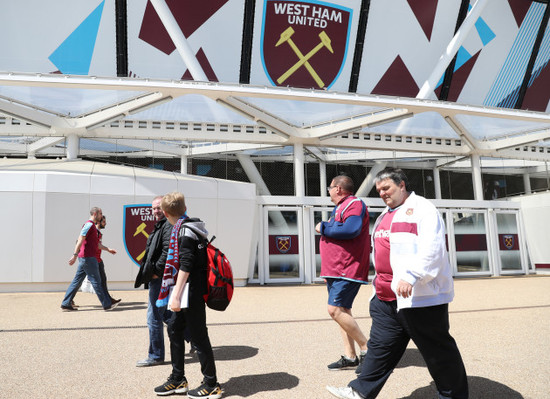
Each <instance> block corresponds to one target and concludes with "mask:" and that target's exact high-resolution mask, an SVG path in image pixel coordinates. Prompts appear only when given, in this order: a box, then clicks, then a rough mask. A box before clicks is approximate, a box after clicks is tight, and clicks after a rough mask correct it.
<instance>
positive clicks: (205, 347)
mask: <svg viewBox="0 0 550 399" xmlns="http://www.w3.org/2000/svg"><path fill="white" fill-rule="evenodd" d="M186 327H187V328H188V332H189V337H187V338H190V339H191V345H193V347H194V348H195V350H196V351H197V356H198V357H199V362H200V365H201V372H202V375H203V376H204V382H206V383H208V384H209V385H214V384H215V383H216V382H217V377H216V365H215V363H214V352H213V351H212V345H211V344H210V338H209V337H208V329H207V327H206V309H205V304H204V300H202V297H201V298H199V299H196V300H193V299H192V298H190V304H189V308H187V309H183V310H181V311H179V312H172V316H171V317H170V319H168V321H167V331H168V337H169V338H170V356H171V360H172V376H173V378H175V379H178V380H180V379H181V378H183V377H185V365H184V363H185V338H186V337H185V331H186Z"/></svg>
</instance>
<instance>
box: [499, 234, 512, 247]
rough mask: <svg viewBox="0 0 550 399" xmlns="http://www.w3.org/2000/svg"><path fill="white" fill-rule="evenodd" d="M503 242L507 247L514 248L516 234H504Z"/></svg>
mask: <svg viewBox="0 0 550 399" xmlns="http://www.w3.org/2000/svg"><path fill="white" fill-rule="evenodd" d="M502 242H503V244H504V247H505V248H506V249H512V248H514V236H513V235H512V234H504V235H503V236H502Z"/></svg>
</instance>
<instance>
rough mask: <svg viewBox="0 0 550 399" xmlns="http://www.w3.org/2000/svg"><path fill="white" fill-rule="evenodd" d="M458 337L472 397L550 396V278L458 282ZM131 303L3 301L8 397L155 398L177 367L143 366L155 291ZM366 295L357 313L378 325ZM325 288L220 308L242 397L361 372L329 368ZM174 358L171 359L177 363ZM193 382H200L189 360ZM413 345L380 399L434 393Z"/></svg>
mask: <svg viewBox="0 0 550 399" xmlns="http://www.w3.org/2000/svg"><path fill="white" fill-rule="evenodd" d="M455 287H456V298H455V301H454V302H453V303H452V304H451V306H450V312H451V330H452V334H453V335H454V337H455V339H456V340H457V342H458V345H459V348H460V350H461V352H462V355H463V358H464V362H465V364H466V368H467V372H468V375H469V382H470V387H471V398H483V399H497V398H498V399H520V398H526V399H527V398H529V399H546V398H549V397H550V376H549V375H548V370H549V369H550V276H532V277H514V278H487V279H462V280H456V284H455ZM114 294H115V296H119V297H121V298H122V299H123V302H122V303H121V306H120V307H119V308H118V309H116V310H115V311H112V312H104V311H103V310H102V309H101V307H100V306H99V301H98V300H97V297H96V296H95V295H93V294H88V293H78V295H77V297H76V302H77V303H78V304H79V305H81V308H80V310H79V311H78V312H71V313H65V312H61V311H60V309H59V305H60V302H61V299H62V296H63V293H17V294H12V293H5V294H0V359H1V361H2V367H0V398H6V399H7V398H10V399H12V398H52V399H53V398H55V399H61V398H71V399H73V398H132V399H135V398H154V397H156V396H155V395H154V393H153V391H152V389H153V387H155V386H156V385H159V384H161V383H162V382H164V380H165V379H166V377H167V376H168V374H169V373H170V365H169V364H168V363H166V364H165V365H162V366H156V367H152V368H136V367H135V362H136V361H137V360H138V359H141V358H143V357H145V356H146V352H147V345H148V333H147V328H146V325H145V313H146V300H147V297H146V292H145V291H143V290H135V291H116V292H114ZM370 294H371V287H370V286H365V287H363V288H362V289H361V291H360V293H359V296H358V298H357V299H356V302H355V308H354V314H355V315H356V317H357V318H358V321H359V324H360V326H361V327H362V328H363V329H364V331H365V332H368V330H369V328H370V323H371V321H370V318H369V315H368V309H367V302H368V298H369V296H370ZM325 303H326V290H325V288H324V286H284V287H258V286H254V287H244V288H237V290H236V291H235V297H234V300H233V302H232V304H231V305H230V307H229V308H228V310H227V311H225V312H214V311H209V314H208V320H209V331H210V337H211V340H212V343H213V345H214V347H215V348H214V350H215V355H216V360H217V367H218V376H219V379H220V382H221V383H222V386H223V388H224V391H225V395H224V397H231V398H254V399H256V398H258V399H259V398H267V399H278V398H285V399H294V398H315V399H316V398H326V399H329V398H331V395H330V394H329V393H328V392H326V390H325V385H327V384H330V385H346V384H347V383H348V382H349V381H350V380H351V379H352V378H353V377H354V372H353V371H332V372H330V371H328V370H327V369H326V365H327V364H328V363H330V362H332V361H334V360H337V359H338V358H339V356H340V354H341V347H342V345H341V342H340V336H339V332H338V329H337V327H336V324H335V323H334V322H333V321H331V320H330V319H329V317H328V315H327V314H326V310H325V308H326V305H325ZM167 359H168V356H167ZM188 359H189V362H188V364H189V366H188V368H187V372H186V373H187V377H188V380H189V381H190V384H191V385H192V386H193V387H194V386H195V385H197V384H198V383H200V380H201V376H200V370H199V364H198V362H197V359H196V358H195V357H191V356H190V357H189V358H188ZM434 392H435V391H434V387H433V384H432V383H431V379H430V376H429V374H428V372H427V370H426V368H425V367H424V365H423V360H422V358H421V356H420V355H419V353H418V351H417V350H416V348H415V347H414V346H413V345H411V346H410V347H409V349H408V350H407V352H406V355H405V357H404V358H403V359H402V361H401V363H400V365H399V367H398V368H397V369H396V370H395V372H394V373H393V375H392V376H391V377H390V379H389V380H388V383H387V384H386V386H385V387H384V389H383V390H382V392H381V394H380V396H379V398H380V399H397V398H400V399H405V398H408V399H425V398H433V397H434Z"/></svg>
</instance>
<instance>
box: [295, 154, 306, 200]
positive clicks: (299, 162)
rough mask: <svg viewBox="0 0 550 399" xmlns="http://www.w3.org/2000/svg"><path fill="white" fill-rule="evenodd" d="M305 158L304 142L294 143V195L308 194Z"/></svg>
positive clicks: (302, 195)
mask: <svg viewBox="0 0 550 399" xmlns="http://www.w3.org/2000/svg"><path fill="white" fill-rule="evenodd" d="M304 158H305V157H304V145H303V144H302V143H296V144H294V190H295V191H294V195H296V197H304V196H305V195H306V185H305V177H304Z"/></svg>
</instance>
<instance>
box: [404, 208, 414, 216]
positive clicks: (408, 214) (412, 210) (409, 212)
mask: <svg viewBox="0 0 550 399" xmlns="http://www.w3.org/2000/svg"><path fill="white" fill-rule="evenodd" d="M405 213H406V214H407V216H411V215H412V214H413V213H414V209H413V208H409V209H407V211H406V212H405Z"/></svg>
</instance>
